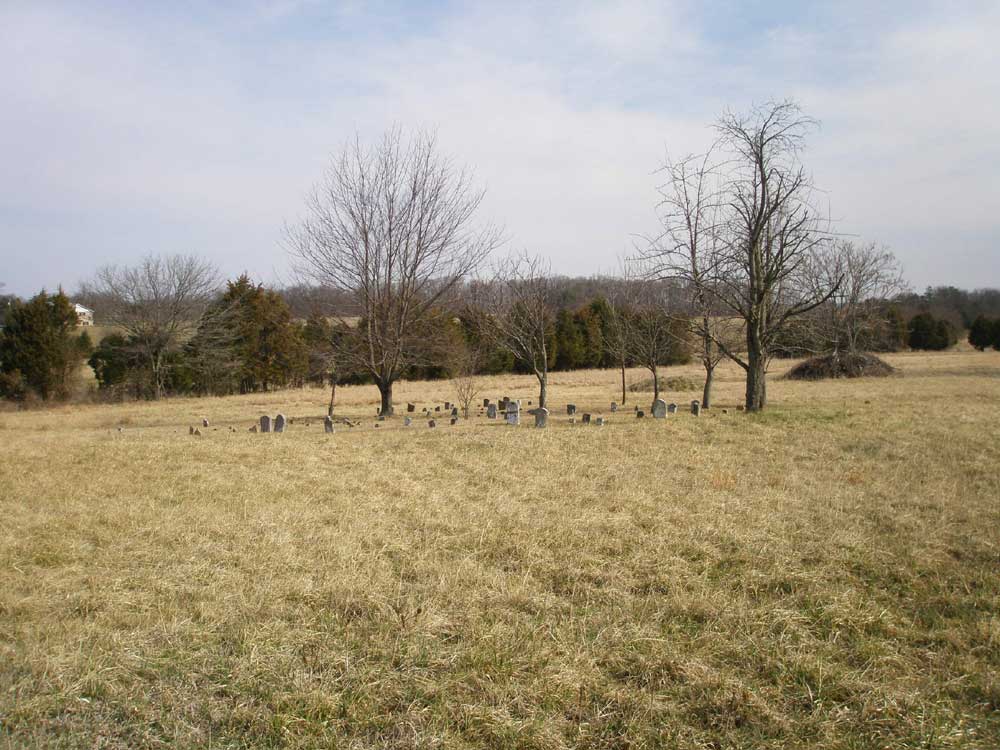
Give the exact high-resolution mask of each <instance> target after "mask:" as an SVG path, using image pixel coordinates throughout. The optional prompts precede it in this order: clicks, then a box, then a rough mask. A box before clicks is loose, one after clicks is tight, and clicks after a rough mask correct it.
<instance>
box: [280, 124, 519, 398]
mask: <svg viewBox="0 0 1000 750" xmlns="http://www.w3.org/2000/svg"><path fill="white" fill-rule="evenodd" d="M482 199H483V191H482V190H479V189H477V188H475V187H474V185H473V183H472V179H471V175H470V174H469V173H468V172H467V171H466V170H464V169H460V168H456V167H455V166H454V165H453V163H452V162H451V161H450V160H448V159H447V158H444V157H442V156H441V155H440V154H439V153H438V148H437V144H436V141H435V138H434V137H433V136H432V135H429V134H418V135H415V136H413V137H410V138H404V136H403V134H402V133H401V131H400V130H398V129H396V130H392V131H390V132H389V133H387V134H386V135H385V136H384V137H383V138H382V140H381V141H380V142H379V143H377V144H375V145H373V146H370V147H369V146H365V145H363V144H362V143H361V141H360V139H355V141H354V143H353V144H351V145H350V146H349V147H348V148H346V149H345V150H344V151H343V153H341V154H340V156H339V157H337V158H336V159H335V160H334V161H333V163H332V165H331V166H330V168H329V171H328V172H327V174H326V177H325V179H324V180H323V181H322V182H321V183H320V184H319V185H317V186H316V188H315V189H314V190H313V192H312V195H311V196H310V198H309V200H308V203H307V207H306V218H305V219H304V220H303V221H302V222H301V223H300V224H299V225H298V226H296V227H291V228H289V229H288V232H287V238H288V245H289V250H290V253H291V255H292V257H293V260H294V263H295V266H296V269H297V271H298V272H299V273H300V275H301V276H302V277H303V278H306V279H309V280H312V281H314V282H317V283H319V284H320V285H322V286H325V287H330V288H332V289H335V290H339V291H341V292H347V293H349V294H350V295H352V296H353V298H354V299H355V300H356V309H357V313H358V315H359V316H360V318H359V319H358V321H357V323H356V325H354V321H347V320H345V319H341V322H342V323H344V324H345V325H346V324H351V325H352V326H353V327H352V330H353V331H354V334H355V335H353V336H348V337H343V338H342V339H337V340H335V342H334V343H335V344H336V345H337V346H338V357H339V358H340V359H341V360H342V361H343V362H344V363H345V364H346V365H348V366H349V367H351V369H356V370H358V371H361V372H366V373H368V374H369V375H371V377H372V378H373V380H374V381H375V384H376V385H377V386H378V389H379V393H380V395H381V407H380V411H381V413H382V414H385V415H389V414H391V413H392V386H393V383H395V382H396V380H398V379H399V377H400V376H401V375H402V374H403V372H405V370H406V369H407V368H408V367H410V366H411V365H414V364H418V363H419V362H420V361H421V358H422V357H423V356H424V354H423V353H424V352H426V351H427V349H428V348H427V347H426V346H424V343H425V339H426V338H427V337H428V336H429V335H430V333H429V326H428V323H429V321H430V318H431V316H432V315H433V313H434V311H435V309H436V308H438V307H440V306H441V305H443V304H444V303H445V302H446V300H447V298H448V296H449V295H450V294H451V293H452V292H453V291H454V289H455V288H456V286H457V285H458V284H459V282H460V281H461V280H462V279H463V278H464V277H465V276H466V275H468V274H470V273H471V272H472V271H474V270H475V269H476V268H477V267H478V266H479V265H480V264H481V263H482V261H483V260H484V259H485V258H486V257H487V255H488V254H489V253H490V252H491V251H492V250H493V249H494V248H496V247H497V246H498V245H499V244H500V243H501V232H500V231H499V230H498V229H496V228H494V227H492V226H480V225H477V224H476V223H475V214H476V212H477V209H478V208H479V206H480V204H481V202H482Z"/></svg>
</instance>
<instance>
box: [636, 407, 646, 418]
mask: <svg viewBox="0 0 1000 750" xmlns="http://www.w3.org/2000/svg"><path fill="white" fill-rule="evenodd" d="M645 416H646V412H644V411H643V410H642V409H636V410H635V418H636V419H642V418H643V417H645Z"/></svg>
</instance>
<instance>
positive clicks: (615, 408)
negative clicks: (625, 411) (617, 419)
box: [611, 401, 618, 414]
mask: <svg viewBox="0 0 1000 750" xmlns="http://www.w3.org/2000/svg"><path fill="white" fill-rule="evenodd" d="M616 411H618V402H617V401H612V402H611V413H612V414H614V413H615V412H616Z"/></svg>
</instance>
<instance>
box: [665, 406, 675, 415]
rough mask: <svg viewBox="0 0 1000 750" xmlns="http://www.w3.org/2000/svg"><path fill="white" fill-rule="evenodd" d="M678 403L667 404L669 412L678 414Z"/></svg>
mask: <svg viewBox="0 0 1000 750" xmlns="http://www.w3.org/2000/svg"><path fill="white" fill-rule="evenodd" d="M676 413H677V404H667V414H676Z"/></svg>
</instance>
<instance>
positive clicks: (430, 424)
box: [427, 419, 437, 427]
mask: <svg viewBox="0 0 1000 750" xmlns="http://www.w3.org/2000/svg"><path fill="white" fill-rule="evenodd" d="M427 426H428V427H436V426H437V422H435V421H434V420H433V419H432V420H430V421H429V422H428V423H427Z"/></svg>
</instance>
